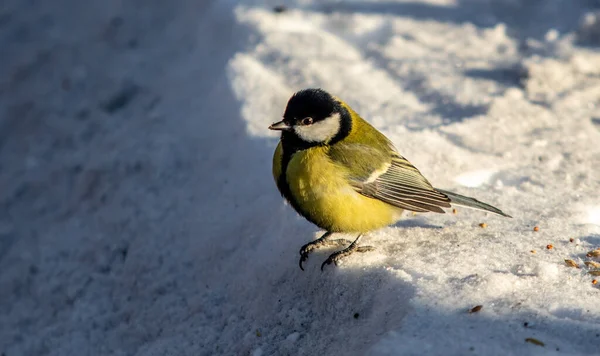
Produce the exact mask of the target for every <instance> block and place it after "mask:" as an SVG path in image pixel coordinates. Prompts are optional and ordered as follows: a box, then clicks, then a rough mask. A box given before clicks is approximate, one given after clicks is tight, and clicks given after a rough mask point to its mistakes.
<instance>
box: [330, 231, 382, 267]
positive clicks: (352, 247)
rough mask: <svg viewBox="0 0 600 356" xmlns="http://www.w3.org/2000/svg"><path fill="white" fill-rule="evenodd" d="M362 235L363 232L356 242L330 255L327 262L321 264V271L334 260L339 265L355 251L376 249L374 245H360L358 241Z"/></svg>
mask: <svg viewBox="0 0 600 356" xmlns="http://www.w3.org/2000/svg"><path fill="white" fill-rule="evenodd" d="M361 237H362V234H360V235H358V237H357V238H356V240H354V242H352V243H351V244H350V246H348V247H346V248H345V249H343V250H341V251H338V252H336V253H334V254H332V255H331V256H329V257H328V258H327V259H326V260H325V262H323V264H322V265H321V271H322V270H323V268H324V267H325V265H330V264H331V263H332V262H333V263H335V265H336V266H337V264H338V262H339V261H340V260H341V259H343V258H345V257H347V256H349V255H351V254H353V253H354V252H369V251H373V250H374V249H375V247H373V246H358V242H359V241H360V238H361Z"/></svg>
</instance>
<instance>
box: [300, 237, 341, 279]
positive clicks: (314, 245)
mask: <svg viewBox="0 0 600 356" xmlns="http://www.w3.org/2000/svg"><path fill="white" fill-rule="evenodd" d="M327 236H329V235H327ZM327 236H323V237H321V238H319V239H317V240H315V241H311V242H309V243H307V244H306V245H304V246H302V247H301V248H300V262H299V264H300V269H301V270H303V271H304V267H302V263H304V262H305V261H306V260H308V255H309V254H310V253H311V252H312V251H314V250H317V249H320V248H323V247H330V246H336V247H337V246H344V245H350V244H352V241H349V240H346V239H335V240H327Z"/></svg>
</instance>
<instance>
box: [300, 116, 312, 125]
mask: <svg viewBox="0 0 600 356" xmlns="http://www.w3.org/2000/svg"><path fill="white" fill-rule="evenodd" d="M312 123H313V119H312V117H305V118H304V119H302V125H310V124H312Z"/></svg>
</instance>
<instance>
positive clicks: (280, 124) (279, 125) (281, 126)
mask: <svg viewBox="0 0 600 356" xmlns="http://www.w3.org/2000/svg"><path fill="white" fill-rule="evenodd" d="M291 128H292V127H291V126H289V125H288V124H286V123H285V122H283V120H281V121H279V122H276V123H274V124H272V125H271V126H269V130H278V131H287V130H290V129H291Z"/></svg>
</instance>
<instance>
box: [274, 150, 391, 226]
mask: <svg viewBox="0 0 600 356" xmlns="http://www.w3.org/2000/svg"><path fill="white" fill-rule="evenodd" d="M324 150H326V148H323V147H314V148H310V149H308V150H304V151H300V152H298V153H296V154H294V155H293V156H292V159H291V160H290V162H289V165H288V166H287V171H286V172H285V174H286V179H287V182H288V184H289V187H290V191H291V194H292V196H293V197H294V198H295V200H296V203H297V206H298V209H300V210H301V211H299V213H301V214H302V215H304V216H307V217H308V218H309V219H310V220H312V221H313V222H315V224H317V225H318V226H319V227H321V228H322V229H325V230H327V231H335V232H367V231H370V230H375V229H378V228H381V227H384V226H387V225H390V224H392V223H394V222H395V221H397V220H398V219H399V218H400V214H401V213H402V210H401V209H398V208H395V207H393V206H391V205H389V204H386V203H384V202H382V201H379V200H377V199H372V198H368V197H366V196H364V195H362V194H360V193H358V192H356V190H355V189H354V188H353V187H352V186H351V185H350V184H349V183H348V181H347V180H346V177H347V171H346V169H345V168H344V167H341V166H338V165H336V164H334V163H333V162H332V161H331V160H329V158H328V157H327V155H326V154H325V151H324Z"/></svg>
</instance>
